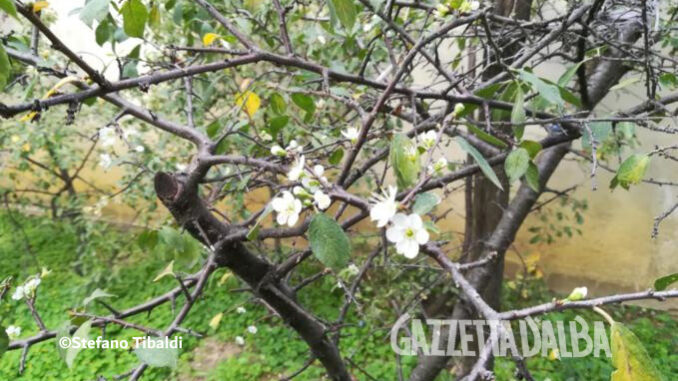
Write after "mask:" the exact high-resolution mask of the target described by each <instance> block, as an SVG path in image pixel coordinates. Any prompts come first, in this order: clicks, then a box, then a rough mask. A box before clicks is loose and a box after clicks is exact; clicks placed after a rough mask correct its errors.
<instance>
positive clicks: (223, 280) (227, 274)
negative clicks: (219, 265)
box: [219, 271, 233, 286]
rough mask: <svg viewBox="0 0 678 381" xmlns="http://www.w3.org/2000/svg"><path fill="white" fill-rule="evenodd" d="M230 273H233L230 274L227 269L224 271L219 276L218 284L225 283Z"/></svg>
mask: <svg viewBox="0 0 678 381" xmlns="http://www.w3.org/2000/svg"><path fill="white" fill-rule="evenodd" d="M231 275H233V274H231V273H230V272H228V271H227V272H225V273H224V275H222V276H221V278H220V279H219V286H221V285H222V284H224V283H226V281H227V280H228V278H230V277H231Z"/></svg>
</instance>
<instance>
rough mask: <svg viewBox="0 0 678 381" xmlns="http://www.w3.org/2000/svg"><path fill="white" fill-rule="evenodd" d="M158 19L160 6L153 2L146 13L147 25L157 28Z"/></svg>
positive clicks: (158, 24)
mask: <svg viewBox="0 0 678 381" xmlns="http://www.w3.org/2000/svg"><path fill="white" fill-rule="evenodd" d="M160 21H161V19H160V7H159V6H158V4H153V6H152V7H151V12H150V13H149V15H148V25H150V26H152V27H153V28H157V27H159V26H160Z"/></svg>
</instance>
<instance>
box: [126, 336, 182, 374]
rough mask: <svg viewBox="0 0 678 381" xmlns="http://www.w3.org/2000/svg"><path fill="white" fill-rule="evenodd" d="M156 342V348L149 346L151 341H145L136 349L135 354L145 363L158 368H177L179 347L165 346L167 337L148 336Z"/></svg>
mask: <svg viewBox="0 0 678 381" xmlns="http://www.w3.org/2000/svg"><path fill="white" fill-rule="evenodd" d="M146 340H151V341H153V342H154V344H152V345H154V346H156V348H149V346H150V345H149V343H144V344H142V345H140V346H138V347H137V348H135V349H134V354H135V355H137V357H138V358H139V360H140V361H141V362H143V363H144V364H146V365H148V366H152V367H156V368H164V367H169V368H176V366H177V357H179V350H178V349H177V348H164V346H165V338H164V337H162V338H147V339H146Z"/></svg>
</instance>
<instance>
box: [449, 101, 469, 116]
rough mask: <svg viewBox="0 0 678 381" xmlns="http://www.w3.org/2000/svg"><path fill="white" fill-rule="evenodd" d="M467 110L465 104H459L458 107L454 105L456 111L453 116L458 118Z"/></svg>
mask: <svg viewBox="0 0 678 381" xmlns="http://www.w3.org/2000/svg"><path fill="white" fill-rule="evenodd" d="M465 109H466V107H464V104H462V103H457V104H456V105H454V111H453V112H452V116H453V117H455V118H456V117H457V116H458V115H459V114H461V113H462V112H464V110H465Z"/></svg>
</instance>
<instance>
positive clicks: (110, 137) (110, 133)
mask: <svg viewBox="0 0 678 381" xmlns="http://www.w3.org/2000/svg"><path fill="white" fill-rule="evenodd" d="M116 136H117V134H116V133H115V128H113V127H108V126H106V127H104V128H102V129H100V130H99V141H100V142H101V146H102V147H104V148H106V147H111V146H112V145H114V144H115V138H116Z"/></svg>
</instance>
